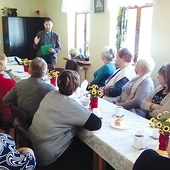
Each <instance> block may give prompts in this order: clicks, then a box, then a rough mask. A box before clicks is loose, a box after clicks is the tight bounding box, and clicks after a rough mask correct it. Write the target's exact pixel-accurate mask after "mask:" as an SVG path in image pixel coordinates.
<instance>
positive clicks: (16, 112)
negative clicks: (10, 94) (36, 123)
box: [10, 104, 33, 131]
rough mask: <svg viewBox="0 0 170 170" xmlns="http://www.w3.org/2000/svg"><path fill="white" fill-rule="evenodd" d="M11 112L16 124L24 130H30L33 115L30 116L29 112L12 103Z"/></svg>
mask: <svg viewBox="0 0 170 170" xmlns="http://www.w3.org/2000/svg"><path fill="white" fill-rule="evenodd" d="M10 108H11V112H12V115H13V122H14V123H15V124H16V125H20V126H21V127H22V128H23V129H24V130H26V131H28V129H29V127H30V125H31V123H32V118H33V117H32V116H29V115H28V113H26V112H25V111H23V110H21V109H19V108H18V107H17V106H15V105H13V104H11V105H10Z"/></svg>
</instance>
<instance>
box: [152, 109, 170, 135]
mask: <svg viewBox="0 0 170 170" xmlns="http://www.w3.org/2000/svg"><path fill="white" fill-rule="evenodd" d="M149 127H151V128H158V129H159V133H161V134H167V133H169V132H170V116H169V112H168V111H164V112H163V114H162V113H159V114H158V115H157V117H156V118H151V119H150V121H149Z"/></svg>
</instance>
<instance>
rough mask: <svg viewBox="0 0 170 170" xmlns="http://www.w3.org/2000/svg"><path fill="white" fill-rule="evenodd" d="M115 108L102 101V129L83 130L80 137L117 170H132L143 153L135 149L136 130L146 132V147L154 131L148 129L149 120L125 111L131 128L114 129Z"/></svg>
mask: <svg viewBox="0 0 170 170" xmlns="http://www.w3.org/2000/svg"><path fill="white" fill-rule="evenodd" d="M115 106H116V105H114V104H112V103H109V102H107V101H105V100H103V99H100V100H99V107H102V111H101V117H102V128H101V129H100V130H97V131H88V130H85V129H82V130H81V131H80V132H79V133H78V137H79V138H80V139H81V140H82V141H83V142H85V143H86V144H87V145H88V146H89V147H91V148H92V149H93V150H94V151H95V152H96V153H97V154H98V155H99V156H101V157H102V158H103V159H104V160H105V161H107V162H108V163H109V164H110V165H111V166H112V167H114V168H115V169H116V170H131V169H132V167H133V164H134V162H135V161H136V159H137V158H138V156H139V155H140V153H141V152H142V151H143V150H137V149H135V148H134V147H133V139H134V134H135V131H136V129H137V128H142V129H143V130H144V134H145V140H146V143H145V145H146V146H148V141H152V140H154V139H152V138H151V137H150V135H151V132H152V130H151V129H150V128H149V127H148V120H147V119H145V118H142V117H140V116H138V115H136V114H134V113H132V112H129V111H127V110H125V109H124V120H125V124H126V125H127V126H128V127H129V128H128V129H127V130H122V129H115V128H113V127H112V126H111V123H112V122H114V121H115V118H114V117H113V116H112V115H113V114H114V110H115ZM156 142H158V140H157V141H156Z"/></svg>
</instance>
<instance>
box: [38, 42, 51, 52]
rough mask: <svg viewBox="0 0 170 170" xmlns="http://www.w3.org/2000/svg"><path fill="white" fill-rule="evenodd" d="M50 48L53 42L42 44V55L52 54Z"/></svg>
mask: <svg viewBox="0 0 170 170" xmlns="http://www.w3.org/2000/svg"><path fill="white" fill-rule="evenodd" d="M49 48H52V44H48V45H42V46H41V49H40V52H41V55H47V54H50V52H49V51H48V49H49Z"/></svg>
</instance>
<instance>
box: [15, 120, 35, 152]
mask: <svg viewBox="0 0 170 170" xmlns="http://www.w3.org/2000/svg"><path fill="white" fill-rule="evenodd" d="M14 129H15V132H16V136H15V143H16V148H17V149H18V148H21V147H29V148H31V149H33V144H32V140H31V137H30V135H29V133H28V132H27V131H26V130H24V129H23V128H22V127H21V126H19V125H16V124H15V123H14Z"/></svg>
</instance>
